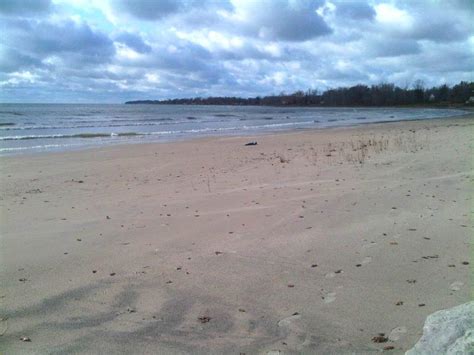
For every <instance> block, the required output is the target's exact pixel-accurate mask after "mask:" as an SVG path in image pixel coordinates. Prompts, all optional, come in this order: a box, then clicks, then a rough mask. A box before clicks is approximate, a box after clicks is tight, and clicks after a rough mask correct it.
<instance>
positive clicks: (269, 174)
mask: <svg viewBox="0 0 474 355" xmlns="http://www.w3.org/2000/svg"><path fill="white" fill-rule="evenodd" d="M473 132H474V116H473V115H470V116H465V117H462V118H453V119H440V120H425V121H411V122H397V123H386V124H371V125H364V126H357V127H351V128H335V129H325V130H316V131H309V130H308V131H299V132H292V133H281V134H274V135H270V134H269V135H263V136H257V137H220V138H205V139H196V140H190V141H182V142H174V143H156V144H137V145H121V146H115V147H107V148H100V149H90V150H83V151H75V152H66V153H48V154H37V155H30V156H10V157H2V158H0V169H1V184H0V190H1V200H0V203H1V251H0V253H1V254H0V258H1V260H0V266H1V268H0V283H1V290H0V302H1V307H0V309H1V311H0V319H1V321H0V352H2V353H4V354H23V353H37V354H47V353H52V354H56V353H57V354H59V353H61V354H63V353H87V354H99V353H101V354H104V353H106V354H114V353H146V354H152V353H153V354H157V353H158V354H184V353H193V354H209V353H213V354H214V353H215V354H268V353H270V354H278V353H279V352H280V353H284V354H293V353H305V354H306V353H307V354H312V353H314V354H344V353H356V354H366V353H374V352H379V351H384V352H387V353H397V354H398V353H403V352H405V351H406V350H408V349H409V348H411V347H412V346H413V345H414V344H415V343H416V341H417V340H418V339H419V338H420V336H421V334H422V327H423V323H424V321H425V318H426V317H427V316H428V315H429V314H431V313H433V312H435V311H437V310H440V309H445V308H449V307H453V306H456V305H459V304H462V303H465V302H467V301H469V300H470V299H471V298H472V295H471V285H472V282H471V279H470V268H471V266H472V252H471V243H472V241H471V237H472V230H473V229H472V228H473V222H472V221H473V220H472V215H471V213H472V212H471V209H472V206H473V201H472V196H473V194H472V192H473V191H472V187H473V182H474V171H473V166H472V163H473V160H472V156H473V150H472V147H473V138H474V134H473ZM250 141H257V142H258V145H253V146H246V145H245V144H246V143H248V142H250ZM382 334H383V335H382ZM22 337H26V338H25V339H24V340H30V341H22V340H20V338H22ZM377 337H378V338H377ZM377 339H379V340H380V341H382V342H375V341H376V340H377ZM374 340H375V341H374ZM384 349H385V350H384Z"/></svg>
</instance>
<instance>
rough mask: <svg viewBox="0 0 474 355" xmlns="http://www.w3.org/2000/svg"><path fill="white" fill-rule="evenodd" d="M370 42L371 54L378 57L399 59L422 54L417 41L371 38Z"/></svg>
mask: <svg viewBox="0 0 474 355" xmlns="http://www.w3.org/2000/svg"><path fill="white" fill-rule="evenodd" d="M369 38H370V40H368V41H367V42H368V50H369V53H370V54H372V55H374V56H376V57H398V56H403V55H409V54H417V53H420V51H421V47H420V45H419V43H418V42H417V41H416V40H412V39H398V38H371V37H369Z"/></svg>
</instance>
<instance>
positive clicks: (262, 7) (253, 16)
mask: <svg viewBox="0 0 474 355" xmlns="http://www.w3.org/2000/svg"><path fill="white" fill-rule="evenodd" d="M322 4H323V2H322V1H319V0H307V1H305V0H299V1H297V0H295V1H290V2H289V1H283V0H260V1H254V2H249V3H248V4H246V5H245V8H244V11H245V12H246V15H247V16H248V19H247V20H245V21H244V23H243V24H242V25H243V28H244V30H247V32H253V33H254V34H256V35H258V36H259V37H260V38H262V39H266V40H283V41H305V40H309V39H312V38H315V37H318V36H323V35H326V34H329V33H331V29H330V28H329V26H328V25H327V24H326V22H325V21H324V19H323V18H322V17H321V16H319V15H318V14H317V13H316V10H317V9H318V8H319V7H320V6H321V5H322Z"/></svg>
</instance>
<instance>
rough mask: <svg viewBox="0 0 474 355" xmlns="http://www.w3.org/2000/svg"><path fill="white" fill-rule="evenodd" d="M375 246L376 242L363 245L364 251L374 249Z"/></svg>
mask: <svg viewBox="0 0 474 355" xmlns="http://www.w3.org/2000/svg"><path fill="white" fill-rule="evenodd" d="M375 244H377V243H376V242H370V243H368V244H364V245H362V248H361V249H362V250H366V249H369V248H372V247H373V246H374V245H375Z"/></svg>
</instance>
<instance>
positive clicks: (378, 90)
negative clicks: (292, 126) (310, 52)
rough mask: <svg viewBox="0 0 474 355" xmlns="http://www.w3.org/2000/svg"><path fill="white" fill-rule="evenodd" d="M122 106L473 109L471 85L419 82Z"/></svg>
mask: <svg viewBox="0 0 474 355" xmlns="http://www.w3.org/2000/svg"><path fill="white" fill-rule="evenodd" d="M126 104H166V105H254V106H416V105H433V106H436V105H439V106H445V105H473V104H474V82H466V81H461V82H460V83H459V84H456V85H453V86H448V85H441V86H436V87H432V88H425V87H424V85H423V82H422V81H417V82H415V84H414V85H413V86H412V87H410V88H409V87H405V88H401V87H399V86H396V85H394V84H387V83H382V84H378V85H372V86H367V85H362V84H359V85H355V86H351V87H340V88H336V89H328V90H326V91H323V92H320V91H319V90H314V89H309V90H307V91H301V90H299V91H296V92H294V93H291V94H286V93H283V92H282V93H280V94H279V95H269V96H264V97H260V96H257V97H250V98H241V97H206V98H203V97H195V98H186V99H167V100H137V101H127V102H126Z"/></svg>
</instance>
